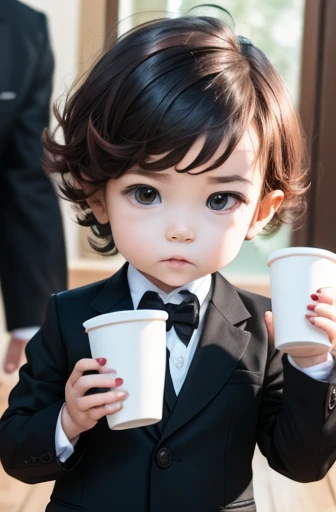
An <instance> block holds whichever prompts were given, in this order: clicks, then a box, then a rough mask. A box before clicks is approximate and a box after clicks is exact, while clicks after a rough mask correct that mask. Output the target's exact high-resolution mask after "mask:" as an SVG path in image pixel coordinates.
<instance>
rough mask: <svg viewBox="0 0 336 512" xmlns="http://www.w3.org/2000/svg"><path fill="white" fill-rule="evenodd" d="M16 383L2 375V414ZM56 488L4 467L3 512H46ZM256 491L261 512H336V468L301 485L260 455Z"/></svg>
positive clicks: (0, 502)
mask: <svg viewBox="0 0 336 512" xmlns="http://www.w3.org/2000/svg"><path fill="white" fill-rule="evenodd" d="M0 361H1V359H0ZM15 381H16V376H14V377H12V378H9V379H8V378H3V377H2V376H1V374H0V414H1V413H2V412H3V410H4V409H5V408H6V406H7V397H8V393H9V390H10V389H11V387H12V386H13V385H14V383H15ZM52 487H53V482H47V483H43V484H38V485H32V486H30V485H27V484H23V483H22V482H19V481H17V480H14V479H13V478H11V477H9V476H8V475H7V474H6V473H5V472H4V471H3V469H2V466H1V465H0V512H44V510H45V507H46V504H47V503H48V499H49V496H50V494H51V490H52ZM254 487H255V496H256V501H257V505H258V512H336V465H335V466H334V467H333V468H332V469H331V470H330V472H329V474H328V475H327V477H326V478H325V479H324V480H322V481H320V482H316V483H313V484H299V483H296V482H292V481H291V480H288V479H287V478H285V477H283V476H281V475H279V474H277V473H276V472H275V471H272V470H271V469H269V467H268V466H267V463H266V461H265V459H264V457H263V456H262V455H261V454H260V452H259V451H257V452H256V455H255V458H254ZM186 512H187V511H186Z"/></svg>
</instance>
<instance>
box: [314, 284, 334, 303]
mask: <svg viewBox="0 0 336 512" xmlns="http://www.w3.org/2000/svg"><path fill="white" fill-rule="evenodd" d="M310 297H311V298H312V299H313V300H315V301H317V302H319V303H324V304H330V305H336V291H335V289H334V288H331V287H330V288H319V289H318V290H317V291H316V293H312V294H311V296H310Z"/></svg>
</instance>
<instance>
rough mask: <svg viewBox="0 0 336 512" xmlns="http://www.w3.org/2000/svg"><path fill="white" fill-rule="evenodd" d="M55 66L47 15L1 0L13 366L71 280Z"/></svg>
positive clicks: (5, 238) (2, 202) (5, 273)
mask: <svg viewBox="0 0 336 512" xmlns="http://www.w3.org/2000/svg"><path fill="white" fill-rule="evenodd" d="M53 66H54V62H53V56H52V52H51V48H50V43H49V36H48V31H47V22H46V17H45V16H44V14H42V13H39V12H37V11H35V10H33V9H32V8H30V7H28V6H27V5H25V4H23V3H21V2H19V1H17V0H0V239H1V248H0V279H1V288H2V293H3V299H4V307H5V316H6V323H7V330H8V331H10V332H11V340H10V343H9V346H8V351H7V354H6V357H5V361H4V370H5V371H6V372H7V373H11V372H12V371H14V370H15V369H16V368H17V367H18V366H19V365H20V362H21V359H22V356H23V351H24V348H25V344H26V342H27V341H28V339H29V338H30V337H31V336H32V335H33V334H34V332H35V330H36V328H37V327H38V326H39V325H40V324H41V322H42V318H43V316H44V309H45V305H46V301H47V299H48V297H49V296H50V295H51V294H52V293H54V292H58V291H60V290H63V289H65V288H66V284H67V277H66V276H67V272H66V258H65V247H64V238H63V228H62V221H61V215H60V209H59V205H58V201H57V197H56V194H55V191H54V187H53V185H52V183H51V181H50V179H49V178H48V177H47V176H46V175H45V173H44V171H43V170H42V167H41V162H40V160H41V156H42V145H41V132H42V130H43V128H44V127H45V126H47V125H48V122H49V105H50V95H51V87H52V74H53Z"/></svg>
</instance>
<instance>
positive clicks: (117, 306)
mask: <svg viewBox="0 0 336 512" xmlns="http://www.w3.org/2000/svg"><path fill="white" fill-rule="evenodd" d="M127 268H128V263H125V265H123V266H122V267H121V269H120V270H118V272H116V273H115V274H114V275H113V276H112V277H111V278H110V279H108V281H107V282H106V285H105V286H104V288H103V290H102V291H101V292H100V294H99V295H98V296H97V297H96V298H95V300H94V301H93V302H92V304H91V306H92V307H93V308H94V309H95V310H96V311H98V312H99V313H101V314H103V313H112V312H114V311H127V310H130V309H134V308H133V302H132V298H131V294H130V291H129V286H128V281H127Z"/></svg>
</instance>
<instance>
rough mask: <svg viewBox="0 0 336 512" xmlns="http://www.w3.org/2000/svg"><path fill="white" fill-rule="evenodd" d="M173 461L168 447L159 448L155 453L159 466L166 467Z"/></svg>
mask: <svg viewBox="0 0 336 512" xmlns="http://www.w3.org/2000/svg"><path fill="white" fill-rule="evenodd" d="M172 461H173V456H172V453H171V451H170V450H168V448H160V450H159V451H158V452H157V454H156V462H157V465H158V466H159V468H161V469H167V468H169V466H170V465H171V463H172Z"/></svg>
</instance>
